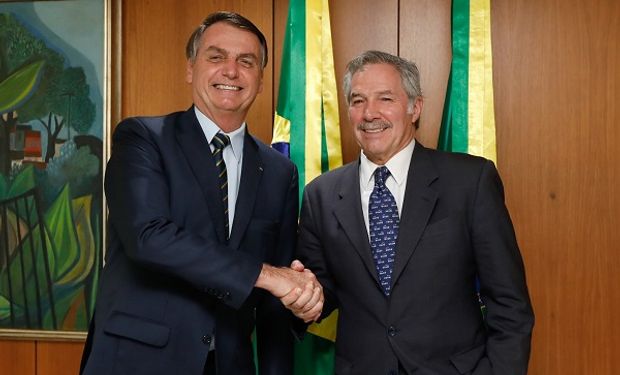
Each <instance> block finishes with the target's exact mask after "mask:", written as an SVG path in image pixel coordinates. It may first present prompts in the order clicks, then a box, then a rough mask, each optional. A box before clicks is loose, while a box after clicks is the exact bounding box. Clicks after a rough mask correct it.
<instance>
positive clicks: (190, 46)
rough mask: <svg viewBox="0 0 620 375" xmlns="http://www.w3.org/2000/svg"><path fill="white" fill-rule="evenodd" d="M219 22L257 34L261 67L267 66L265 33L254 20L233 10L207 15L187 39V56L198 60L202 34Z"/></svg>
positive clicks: (192, 59) (191, 59)
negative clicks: (197, 55)
mask: <svg viewBox="0 0 620 375" xmlns="http://www.w3.org/2000/svg"><path fill="white" fill-rule="evenodd" d="M218 22H226V23H227V24H229V25H231V26H234V27H236V28H239V29H242V30H245V31H249V32H251V33H252V34H254V35H256V37H257V38H258V40H259V42H260V49H261V55H262V56H261V69H265V67H266V66H267V40H266V39H265V36H264V35H263V33H262V32H261V31H260V30H259V29H258V27H256V25H254V24H253V23H252V21H250V20H248V19H247V18H245V17H243V16H242V15H240V14H238V13H233V12H215V13H211V14H209V15H208V16H207V18H205V19H204V21H202V23H201V24H200V26H198V28H196V30H194V32H193V33H192V35H191V36H190V37H189V40H188V41H187V45H186V47H185V56H186V57H187V59H188V60H189V61H191V62H194V61H195V60H196V54H197V53H198V46H199V45H200V38H202V34H204V32H205V30H207V29H208V28H209V27H210V26H212V25H214V24H216V23H218Z"/></svg>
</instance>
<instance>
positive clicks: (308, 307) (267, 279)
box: [256, 260, 325, 323]
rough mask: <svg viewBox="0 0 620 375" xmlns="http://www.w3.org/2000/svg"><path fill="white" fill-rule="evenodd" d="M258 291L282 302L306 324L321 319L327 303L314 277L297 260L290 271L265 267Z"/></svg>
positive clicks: (258, 282)
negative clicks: (324, 304)
mask: <svg viewBox="0 0 620 375" xmlns="http://www.w3.org/2000/svg"><path fill="white" fill-rule="evenodd" d="M256 287H258V288H262V289H266V290H267V291H269V292H270V293H271V294H273V295H274V296H276V297H277V298H279V299H280V301H281V302H282V304H284V306H286V308H287V309H289V310H291V311H292V312H293V314H295V316H297V317H298V318H300V319H302V320H303V321H304V322H306V323H309V322H312V321H316V320H317V319H318V318H319V317H320V316H321V311H323V303H324V302H325V297H324V296H323V287H322V286H321V284H320V283H319V281H318V280H317V278H316V276H315V275H314V273H312V271H310V270H309V269H306V268H305V267H304V265H303V264H302V263H301V262H300V261H298V260H294V261H293V263H291V267H290V268H287V267H274V266H270V265H268V264H263V268H262V270H261V272H260V275H259V276H258V280H256Z"/></svg>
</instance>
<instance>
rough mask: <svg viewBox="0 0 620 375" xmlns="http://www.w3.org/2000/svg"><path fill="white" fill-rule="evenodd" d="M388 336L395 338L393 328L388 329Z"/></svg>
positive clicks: (394, 328)
mask: <svg viewBox="0 0 620 375" xmlns="http://www.w3.org/2000/svg"><path fill="white" fill-rule="evenodd" d="M388 335H389V336H390V337H394V336H396V327H394V326H390V327H389V328H388Z"/></svg>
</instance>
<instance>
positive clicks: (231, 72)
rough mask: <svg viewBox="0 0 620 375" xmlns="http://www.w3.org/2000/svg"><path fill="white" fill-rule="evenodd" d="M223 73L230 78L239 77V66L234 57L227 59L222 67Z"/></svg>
mask: <svg viewBox="0 0 620 375" xmlns="http://www.w3.org/2000/svg"><path fill="white" fill-rule="evenodd" d="M222 74H223V75H224V76H225V77H227V78H230V79H234V78H237V76H238V75H239V67H238V66H237V62H236V61H235V60H232V59H231V60H227V61H226V62H225V63H224V67H223V68H222Z"/></svg>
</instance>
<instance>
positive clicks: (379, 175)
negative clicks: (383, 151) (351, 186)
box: [375, 166, 390, 188]
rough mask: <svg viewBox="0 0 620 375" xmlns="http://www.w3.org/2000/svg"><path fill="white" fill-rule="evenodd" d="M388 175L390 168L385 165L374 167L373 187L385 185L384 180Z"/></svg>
mask: <svg viewBox="0 0 620 375" xmlns="http://www.w3.org/2000/svg"><path fill="white" fill-rule="evenodd" d="M389 176H390V170H389V169H387V167H386V166H383V167H379V168H377V169H375V187H376V188H383V187H385V180H387V178H388V177H389Z"/></svg>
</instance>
